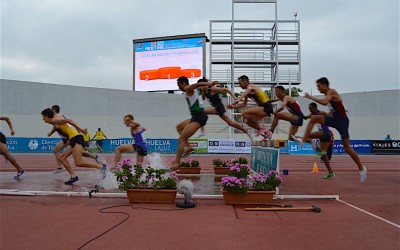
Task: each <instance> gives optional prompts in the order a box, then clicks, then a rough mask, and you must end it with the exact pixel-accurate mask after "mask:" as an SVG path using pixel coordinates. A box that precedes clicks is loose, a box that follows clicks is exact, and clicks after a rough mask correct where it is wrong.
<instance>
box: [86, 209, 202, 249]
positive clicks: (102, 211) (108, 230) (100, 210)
mask: <svg viewBox="0 0 400 250" xmlns="http://www.w3.org/2000/svg"><path fill="white" fill-rule="evenodd" d="M194 202H195V201H194ZM196 206H197V202H196ZM116 207H131V208H132V209H145V210H157V211H178V210H186V208H174V209H161V208H149V207H133V206H132V205H117V206H111V207H104V208H101V209H99V212H100V213H104V214H124V215H126V218H125V219H123V220H122V221H121V222H118V223H117V224H116V225H114V226H112V227H110V228H109V229H107V230H106V231H104V232H103V233H101V234H99V235H97V236H96V237H94V238H92V239H90V240H88V241H87V242H85V244H83V245H82V246H80V247H79V248H78V250H80V249H82V248H83V247H84V246H86V245H87V244H89V243H90V242H92V241H94V240H96V239H97V238H100V237H101V236H103V235H105V234H106V233H108V232H110V231H111V230H113V229H114V228H116V227H118V226H119V225H121V224H122V223H124V222H125V221H127V220H128V219H129V217H130V216H129V214H128V213H125V212H106V211H104V210H106V209H110V208H116Z"/></svg>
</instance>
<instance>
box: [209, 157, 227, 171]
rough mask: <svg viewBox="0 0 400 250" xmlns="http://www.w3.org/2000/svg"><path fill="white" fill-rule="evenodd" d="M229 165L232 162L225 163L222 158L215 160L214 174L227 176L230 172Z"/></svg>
mask: <svg viewBox="0 0 400 250" xmlns="http://www.w3.org/2000/svg"><path fill="white" fill-rule="evenodd" d="M229 163H230V161H224V160H222V159H220V158H216V159H214V160H213V166H214V173H215V174H221V175H227V174H228V172H229V167H228V164H229Z"/></svg>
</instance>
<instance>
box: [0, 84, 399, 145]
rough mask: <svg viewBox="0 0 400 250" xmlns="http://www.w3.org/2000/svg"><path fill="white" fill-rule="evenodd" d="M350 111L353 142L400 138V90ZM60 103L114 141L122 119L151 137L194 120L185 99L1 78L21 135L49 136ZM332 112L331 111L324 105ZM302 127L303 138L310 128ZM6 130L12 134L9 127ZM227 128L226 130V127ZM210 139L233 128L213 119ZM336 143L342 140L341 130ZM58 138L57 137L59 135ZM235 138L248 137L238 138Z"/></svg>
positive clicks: (352, 104) (365, 97)
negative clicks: (52, 110)
mask: <svg viewBox="0 0 400 250" xmlns="http://www.w3.org/2000/svg"><path fill="white" fill-rule="evenodd" d="M342 97H343V100H344V103H345V105H346V107H347V108H348V110H349V118H350V137H351V139H360V140H362V139H376V140H379V139H384V138H385V137H386V135H387V134H390V135H391V137H392V139H399V138H400V110H399V107H400V103H399V102H400V101H399V100H400V90H385V91H373V92H361V93H348V94H343V95H342ZM298 102H299V103H300V106H301V107H302V109H303V111H304V113H305V114H308V113H309V112H308V108H307V107H308V104H309V103H310V100H308V99H305V98H303V97H299V98H298ZM54 104H58V105H60V107H61V113H62V114H64V115H66V116H67V117H69V118H71V119H73V120H74V121H76V122H77V123H78V124H79V125H80V126H82V127H85V128H88V129H89V131H90V133H91V135H92V136H93V134H94V132H95V131H96V130H97V128H98V127H101V128H102V130H103V131H104V132H105V133H106V135H107V137H109V138H123V137H129V131H128V129H127V128H126V127H125V126H124V124H123V122H122V118H123V116H124V115H125V114H133V115H134V116H135V120H137V121H138V122H139V123H141V124H142V125H143V126H144V127H146V129H147V131H146V137H148V138H177V137H178V135H177V132H176V129H175V126H176V124H177V123H178V122H180V121H182V120H184V119H187V118H190V114H189V111H188V108H187V103H186V100H185V98H184V97H183V95H179V94H165V93H147V92H133V91H129V90H114V89H102V88H87V87H76V86H66V85H57V84H46V83H37V82H26V81H14V80H1V82H0V114H1V115H2V116H9V117H10V118H11V119H12V122H13V125H14V130H15V131H16V135H15V136H16V137H45V136H47V133H48V132H49V131H50V129H51V127H50V126H49V125H48V124H45V123H44V122H43V121H42V117H41V115H40V112H41V111H42V110H43V109H44V108H47V107H51V106H52V105H54ZM321 109H322V110H326V108H325V107H321ZM306 124H307V122H305V124H304V125H303V127H302V128H300V130H299V132H300V134H302V133H303V131H304V129H305V125H306ZM1 128H2V130H3V131H4V133H5V134H6V136H9V129H8V126H7V125H6V124H1ZM224 128H225V129H224ZM279 128H280V130H278V132H277V133H275V135H274V139H284V138H286V137H287V135H286V134H285V133H283V132H279V131H287V130H288V128H289V123H288V122H285V121H281V122H280V125H279ZM206 131H207V137H208V138H221V139H223V138H229V129H227V128H226V124H225V123H224V122H223V121H222V120H221V119H219V117H218V116H210V117H209V121H208V123H207V126H206ZM334 132H335V135H336V139H339V137H338V135H337V132H336V131H334ZM53 137H56V135H53ZM232 138H233V139H245V138H246V136H245V135H244V134H236V135H233V136H232Z"/></svg>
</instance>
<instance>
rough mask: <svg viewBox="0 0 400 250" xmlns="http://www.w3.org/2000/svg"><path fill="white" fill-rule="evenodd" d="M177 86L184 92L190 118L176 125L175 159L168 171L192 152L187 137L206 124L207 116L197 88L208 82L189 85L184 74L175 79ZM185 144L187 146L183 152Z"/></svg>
mask: <svg viewBox="0 0 400 250" xmlns="http://www.w3.org/2000/svg"><path fill="white" fill-rule="evenodd" d="M177 83H178V87H179V89H180V90H181V91H183V92H185V97H186V101H187V103H188V105H189V110H190V114H191V115H192V118H191V119H187V120H184V121H182V122H180V123H178V125H176V130H177V131H178V133H179V140H178V149H177V151H176V157H175V161H174V163H173V165H172V167H171V168H170V171H174V170H178V169H179V167H180V162H181V158H182V156H183V157H185V156H187V155H189V154H190V153H192V152H193V148H192V147H190V144H189V142H188V139H189V138H190V137H191V136H192V135H193V134H194V133H196V131H197V130H198V129H199V128H201V127H203V126H204V125H206V123H207V120H208V116H207V114H206V113H205V112H204V108H203V99H202V97H201V93H200V90H198V89H197V88H199V87H202V86H209V84H208V83H205V82H199V83H195V84H192V85H190V84H189V79H188V78H187V77H185V76H181V77H179V78H178V80H177ZM185 145H186V146H187V149H186V151H185V152H184V149H185Z"/></svg>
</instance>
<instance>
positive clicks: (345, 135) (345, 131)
mask: <svg viewBox="0 0 400 250" xmlns="http://www.w3.org/2000/svg"><path fill="white" fill-rule="evenodd" d="M324 117H325V124H324V125H326V126H329V127H332V128H336V129H337V131H338V132H339V134H340V136H341V137H342V140H343V139H349V138H350V136H349V118H348V117H347V116H335V117H331V116H324Z"/></svg>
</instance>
